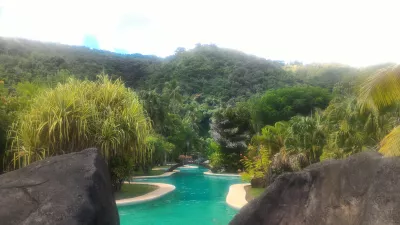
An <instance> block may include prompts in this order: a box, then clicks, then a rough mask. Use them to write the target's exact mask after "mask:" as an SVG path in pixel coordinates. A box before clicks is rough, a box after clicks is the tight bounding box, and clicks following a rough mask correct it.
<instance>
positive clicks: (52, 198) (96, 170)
mask: <svg viewBox="0 0 400 225" xmlns="http://www.w3.org/2000/svg"><path fill="white" fill-rule="evenodd" d="M0 196H1V200H0V221H1V222H0V224H2V225H19V224H23V225H61V224H62V225H64V224H65V225H117V224H119V216H118V211H117V207H116V205H115V200H114V197H113V193H112V187H111V182H110V175H109V172H108V168H107V165H106V163H105V161H104V160H103V158H102V157H101V156H100V155H99V154H98V152H97V150H96V149H86V150H84V151H81V152H77V153H71V154H67V155H61V156H55V157H51V158H48V159H44V160H42V161H38V162H35V163H32V164H30V165H29V166H27V167H24V168H22V169H19V170H15V171H12V172H9V173H6V174H3V175H1V176H0Z"/></svg>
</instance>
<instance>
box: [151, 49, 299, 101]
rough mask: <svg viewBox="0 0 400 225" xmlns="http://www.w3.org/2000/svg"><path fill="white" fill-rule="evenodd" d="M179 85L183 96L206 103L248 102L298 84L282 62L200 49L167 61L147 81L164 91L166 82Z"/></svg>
mask: <svg viewBox="0 0 400 225" xmlns="http://www.w3.org/2000/svg"><path fill="white" fill-rule="evenodd" d="M171 80H175V81H177V82H179V85H180V86H181V88H182V91H183V93H185V94H187V95H199V98H201V99H202V100H205V101H211V102H212V101H214V100H215V99H216V100H222V101H228V100H234V101H237V100H245V99H246V98H248V97H250V96H251V95H253V94H255V93H259V92H264V91H265V90H267V89H270V88H278V87H284V86H291V85H294V84H296V83H297V80H296V79H295V78H294V77H293V76H291V75H289V74H288V73H286V72H285V71H284V70H283V69H282V64H281V63H280V62H275V61H270V60H265V59H262V58H258V57H255V56H250V55H246V54H244V53H242V52H239V51H234V50H229V49H222V48H218V47H216V46H215V45H198V46H197V47H196V48H194V49H192V50H189V51H183V50H182V51H179V52H177V53H176V54H175V55H174V56H171V57H169V58H167V59H166V61H165V63H164V64H163V66H162V68H161V69H160V71H159V72H158V73H154V74H152V76H150V77H149V79H148V81H147V85H148V86H150V87H157V88H162V87H163V85H164V83H165V82H168V81H171Z"/></svg>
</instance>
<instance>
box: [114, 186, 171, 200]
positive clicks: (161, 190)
mask: <svg viewBox="0 0 400 225" xmlns="http://www.w3.org/2000/svg"><path fill="white" fill-rule="evenodd" d="M124 183H126V184H147V185H154V186H157V187H158V188H157V190H154V191H152V192H149V193H147V194H145V195H141V196H138V197H134V198H125V199H120V200H116V201H115V203H116V204H117V205H131V204H137V203H142V202H148V201H151V200H155V199H158V198H160V197H162V196H164V195H166V194H168V193H170V192H172V191H173V190H175V186H174V185H171V184H164V183H146V182H124Z"/></svg>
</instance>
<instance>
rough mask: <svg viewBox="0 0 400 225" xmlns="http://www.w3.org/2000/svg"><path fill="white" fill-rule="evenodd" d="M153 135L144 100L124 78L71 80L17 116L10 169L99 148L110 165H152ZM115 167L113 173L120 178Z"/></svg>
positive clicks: (49, 91)
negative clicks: (123, 162)
mask: <svg viewBox="0 0 400 225" xmlns="http://www.w3.org/2000/svg"><path fill="white" fill-rule="evenodd" d="M151 133H152V128H151V124H150V122H149V119H148V117H147V116H146V114H145V111H144V109H143V107H142V105H141V103H140V101H139V98H138V96H137V95H136V94H135V93H134V92H133V91H131V90H129V89H128V88H126V87H125V86H124V84H123V83H122V82H121V80H116V81H111V80H110V79H109V78H108V77H107V76H105V75H102V76H99V79H98V80H97V81H95V82H91V81H79V80H76V79H70V80H69V81H68V82H67V83H65V84H59V85H57V87H55V88H54V89H51V90H47V91H44V92H42V93H40V94H39V95H38V96H36V97H35V98H34V99H33V102H32V104H31V106H30V107H29V108H28V109H27V110H25V111H23V112H22V113H21V114H20V115H19V116H18V117H17V120H16V121H15V123H13V125H12V128H11V130H10V131H9V137H10V139H11V146H10V149H9V150H8V152H7V154H8V164H7V165H6V166H7V167H8V168H9V169H17V168H20V167H23V166H26V165H28V164H30V163H32V162H34V161H37V160H41V159H44V158H47V157H50V156H54V155H60V154H65V153H70V152H75V151H80V150H82V149H85V148H88V147H97V148H99V149H100V151H101V153H102V155H103V156H104V157H105V159H106V160H107V161H108V162H111V160H112V159H113V158H114V157H129V158H132V160H133V163H134V164H143V163H148V162H150V161H151V153H152V145H148V144H147V139H148V137H149V136H150V135H151ZM117 164H118V165H119V164H121V163H117ZM110 165H114V163H112V164H110ZM113 169H114V168H112V167H111V174H120V172H118V173H117V172H113Z"/></svg>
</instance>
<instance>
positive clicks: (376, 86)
mask: <svg viewBox="0 0 400 225" xmlns="http://www.w3.org/2000/svg"><path fill="white" fill-rule="evenodd" d="M399 100H400V65H396V66H393V67H390V68H386V69H382V70H380V71H378V73H376V74H374V75H373V76H371V77H369V78H368V79H367V80H366V81H365V82H364V84H363V85H362V86H361V88H360V95H359V102H360V104H361V106H362V108H363V109H365V108H369V109H371V110H373V111H377V110H379V109H380V108H383V107H385V106H389V105H391V104H393V103H395V102H398V101H399Z"/></svg>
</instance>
